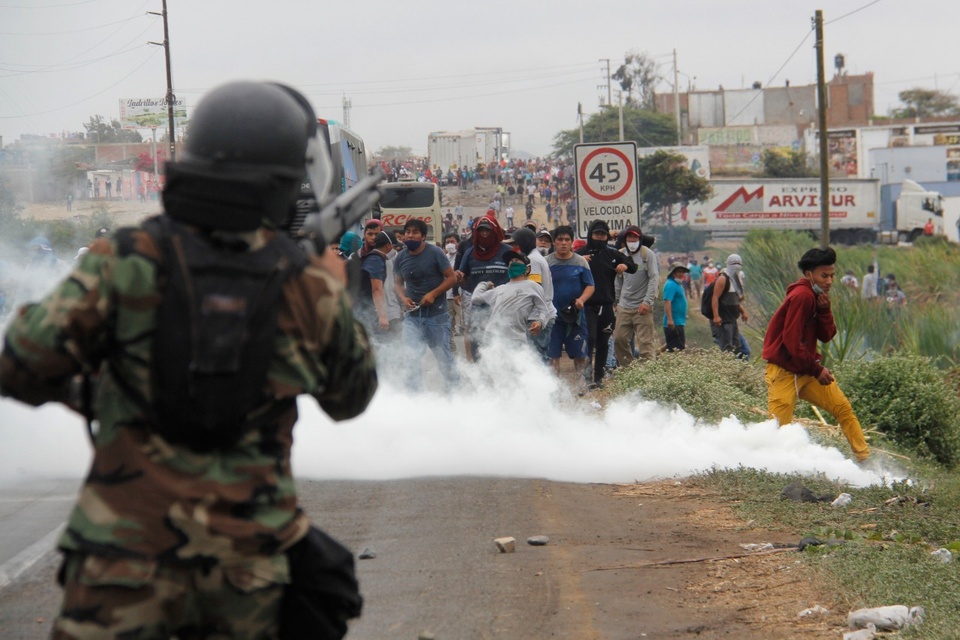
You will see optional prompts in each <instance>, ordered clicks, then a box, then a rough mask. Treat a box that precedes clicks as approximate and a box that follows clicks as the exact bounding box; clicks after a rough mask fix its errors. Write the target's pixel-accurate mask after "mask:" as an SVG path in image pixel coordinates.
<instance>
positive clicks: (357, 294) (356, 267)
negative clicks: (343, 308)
mask: <svg viewBox="0 0 960 640" xmlns="http://www.w3.org/2000/svg"><path fill="white" fill-rule="evenodd" d="M374 256H376V257H377V258H379V259H380V260H383V262H384V264H386V262H387V258H386V256H384V255H383V254H382V253H380V252H379V251H370V252H369V253H368V254H367V255H365V256H361V255H360V249H357V250H356V251H354V252H353V253H352V254H350V257H349V258H348V259H347V293H348V294H350V300H351V302H353V304H354V305H358V304H366V303H368V302H369V303H372V302H373V288H372V287H371V286H370V274H369V273H367V272H366V271H365V270H364V269H363V268H362V267H363V263H364V262H366V261H367V260H369V259H370V258H373V257H374ZM384 286H386V283H384Z"/></svg>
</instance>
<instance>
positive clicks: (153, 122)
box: [120, 97, 187, 129]
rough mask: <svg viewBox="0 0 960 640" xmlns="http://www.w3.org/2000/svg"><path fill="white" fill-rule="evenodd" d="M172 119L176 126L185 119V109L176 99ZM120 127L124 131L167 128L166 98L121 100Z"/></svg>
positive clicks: (181, 102) (181, 101) (180, 101)
mask: <svg viewBox="0 0 960 640" xmlns="http://www.w3.org/2000/svg"><path fill="white" fill-rule="evenodd" d="M173 117H174V118H175V119H176V120H178V121H179V122H178V126H179V125H182V124H183V121H184V120H186V119H187V107H186V105H185V104H184V101H183V100H182V99H180V98H177V100H176V103H175V104H174V105H173ZM120 126H121V127H122V128H124V129H152V128H154V127H166V126H167V98H166V97H161V98H121V100H120Z"/></svg>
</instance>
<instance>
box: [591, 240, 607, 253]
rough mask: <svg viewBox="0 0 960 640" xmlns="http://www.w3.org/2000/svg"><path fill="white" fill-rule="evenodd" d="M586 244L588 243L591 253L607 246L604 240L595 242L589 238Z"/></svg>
mask: <svg viewBox="0 0 960 640" xmlns="http://www.w3.org/2000/svg"><path fill="white" fill-rule="evenodd" d="M588 242H589V246H590V248H591V249H592V250H593V251H599V250H600V249H603V248H604V247H605V246H607V241H606V240H595V239H593V238H590V240H589V241H588Z"/></svg>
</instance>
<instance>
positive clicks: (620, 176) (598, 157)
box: [573, 142, 640, 238]
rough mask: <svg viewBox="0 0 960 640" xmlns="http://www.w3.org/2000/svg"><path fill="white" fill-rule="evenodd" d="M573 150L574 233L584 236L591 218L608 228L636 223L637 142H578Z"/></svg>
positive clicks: (638, 220)
mask: <svg viewBox="0 0 960 640" xmlns="http://www.w3.org/2000/svg"><path fill="white" fill-rule="evenodd" d="M573 154H574V158H575V160H576V165H577V237H579V238H587V236H588V235H589V233H588V230H589V229H590V225H591V224H592V223H593V222H594V221H595V220H603V221H605V222H606V223H607V225H609V227H610V231H622V230H623V229H625V228H627V227H628V226H630V225H637V226H640V192H639V191H638V190H637V145H636V144H635V143H633V142H598V143H591V144H578V145H575V146H574V148H573Z"/></svg>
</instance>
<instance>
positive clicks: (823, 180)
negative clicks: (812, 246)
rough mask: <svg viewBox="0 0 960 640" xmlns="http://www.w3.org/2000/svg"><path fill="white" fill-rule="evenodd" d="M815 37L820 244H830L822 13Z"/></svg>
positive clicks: (828, 160)
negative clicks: (818, 135) (818, 134)
mask: <svg viewBox="0 0 960 640" xmlns="http://www.w3.org/2000/svg"><path fill="white" fill-rule="evenodd" d="M813 22H814V27H815V28H816V32H817V34H816V36H817V43H816V49H817V111H819V113H818V120H819V127H820V244H821V245H822V246H824V247H826V246H828V245H829V244H830V158H829V157H828V156H827V154H828V153H829V151H828V148H827V80H826V77H825V73H824V70H823V11H822V10H820V9H817V12H816V15H815V17H814V19H813Z"/></svg>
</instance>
